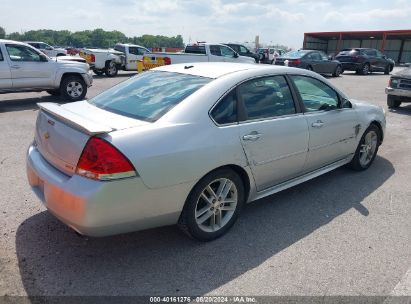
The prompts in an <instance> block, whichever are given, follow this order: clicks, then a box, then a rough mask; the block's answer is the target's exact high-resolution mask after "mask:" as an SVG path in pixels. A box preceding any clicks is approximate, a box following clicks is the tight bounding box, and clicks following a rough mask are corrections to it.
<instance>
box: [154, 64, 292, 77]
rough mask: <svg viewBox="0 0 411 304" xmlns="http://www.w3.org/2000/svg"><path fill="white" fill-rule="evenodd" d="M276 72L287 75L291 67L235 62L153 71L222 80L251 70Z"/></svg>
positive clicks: (162, 67) (170, 66)
mask: <svg viewBox="0 0 411 304" xmlns="http://www.w3.org/2000/svg"><path fill="white" fill-rule="evenodd" d="M258 69H260V70H262V69H264V70H270V71H273V70H275V71H276V72H277V73H285V72H287V71H289V69H292V68H289V67H284V66H275V65H274V66H272V65H270V66H268V65H260V64H252V63H233V62H194V63H180V64H171V65H164V66H161V67H158V68H155V69H153V70H154V71H164V72H175V73H181V74H188V75H194V76H200V77H207V78H214V79H216V78H220V77H222V76H224V75H227V74H231V73H236V72H240V71H247V70H248V71H250V70H258Z"/></svg>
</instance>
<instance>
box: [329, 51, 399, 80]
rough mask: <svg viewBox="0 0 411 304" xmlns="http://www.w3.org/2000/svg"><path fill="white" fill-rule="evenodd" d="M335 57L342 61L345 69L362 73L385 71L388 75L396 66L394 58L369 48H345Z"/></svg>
mask: <svg viewBox="0 0 411 304" xmlns="http://www.w3.org/2000/svg"><path fill="white" fill-rule="evenodd" d="M335 59H336V60H338V61H340V62H341V64H342V67H343V70H344V71H355V72H356V73H357V74H362V75H367V74H368V73H372V72H384V74H386V75H388V74H389V73H390V72H391V71H392V70H393V69H394V66H395V61H394V60H392V59H390V58H388V57H387V56H385V55H384V54H383V53H381V52H380V51H378V50H376V49H369V48H349V49H343V50H342V51H341V52H339V53H338V54H337V56H336V57H335Z"/></svg>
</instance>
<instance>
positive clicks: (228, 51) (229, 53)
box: [220, 46, 234, 57]
mask: <svg viewBox="0 0 411 304" xmlns="http://www.w3.org/2000/svg"><path fill="white" fill-rule="evenodd" d="M220 50H221V56H224V57H234V52H233V50H232V49H230V48H228V47H226V46H220Z"/></svg>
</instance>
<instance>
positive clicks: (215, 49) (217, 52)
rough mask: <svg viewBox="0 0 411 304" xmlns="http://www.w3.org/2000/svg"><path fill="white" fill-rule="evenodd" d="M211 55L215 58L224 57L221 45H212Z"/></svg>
mask: <svg viewBox="0 0 411 304" xmlns="http://www.w3.org/2000/svg"><path fill="white" fill-rule="evenodd" d="M210 53H211V55H214V56H222V55H221V49H220V46H219V45H210Z"/></svg>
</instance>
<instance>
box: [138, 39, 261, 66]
mask: <svg viewBox="0 0 411 304" xmlns="http://www.w3.org/2000/svg"><path fill="white" fill-rule="evenodd" d="M192 62H241V63H253V64H254V63H255V60H254V59H253V58H250V57H246V56H240V55H238V54H237V53H236V52H235V51H234V50H233V49H232V48H230V47H229V46H226V45H223V44H219V43H205V42H201V43H195V44H188V45H187V46H186V47H185V49H184V52H183V53H152V54H147V55H145V56H144V57H143V64H144V69H145V70H148V69H151V68H155V67H159V66H163V65H169V64H176V63H192Z"/></svg>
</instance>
